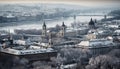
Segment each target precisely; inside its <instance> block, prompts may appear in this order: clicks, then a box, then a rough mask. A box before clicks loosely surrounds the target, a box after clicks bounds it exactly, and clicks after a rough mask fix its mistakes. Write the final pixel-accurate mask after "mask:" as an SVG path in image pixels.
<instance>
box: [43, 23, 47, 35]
mask: <svg viewBox="0 0 120 69" xmlns="http://www.w3.org/2000/svg"><path fill="white" fill-rule="evenodd" d="M46 33H47V29H46V24H45V21H44V23H43V26H42V35H43V36H46Z"/></svg>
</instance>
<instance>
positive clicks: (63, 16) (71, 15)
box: [63, 14, 111, 17]
mask: <svg viewBox="0 0 120 69" xmlns="http://www.w3.org/2000/svg"><path fill="white" fill-rule="evenodd" d="M77 16H103V17H106V16H107V17H108V16H111V15H103V14H93V15H92V14H77V15H69V16H63V17H77Z"/></svg>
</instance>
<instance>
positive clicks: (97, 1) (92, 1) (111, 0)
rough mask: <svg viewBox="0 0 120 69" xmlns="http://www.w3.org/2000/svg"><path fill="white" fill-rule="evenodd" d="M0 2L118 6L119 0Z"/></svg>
mask: <svg viewBox="0 0 120 69" xmlns="http://www.w3.org/2000/svg"><path fill="white" fill-rule="evenodd" d="M0 3H51V4H72V5H82V6H92V7H95V6H109V5H111V6H116V5H117V6H119V5H120V1H119V0H116V1H115V0H106V1H105V0H0Z"/></svg>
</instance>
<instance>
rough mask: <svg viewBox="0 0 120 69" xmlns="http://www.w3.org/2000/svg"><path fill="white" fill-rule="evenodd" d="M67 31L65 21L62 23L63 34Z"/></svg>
mask: <svg viewBox="0 0 120 69" xmlns="http://www.w3.org/2000/svg"><path fill="white" fill-rule="evenodd" d="M65 32H66V25H65V24H64V22H63V23H62V34H61V35H62V36H63V37H64V36H65Z"/></svg>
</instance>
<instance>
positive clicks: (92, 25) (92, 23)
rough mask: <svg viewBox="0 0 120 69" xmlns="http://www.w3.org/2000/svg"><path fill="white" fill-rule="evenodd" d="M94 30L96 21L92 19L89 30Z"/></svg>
mask: <svg viewBox="0 0 120 69" xmlns="http://www.w3.org/2000/svg"><path fill="white" fill-rule="evenodd" d="M94 28H95V23H94V21H93V20H92V18H91V20H90V22H89V29H94Z"/></svg>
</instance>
